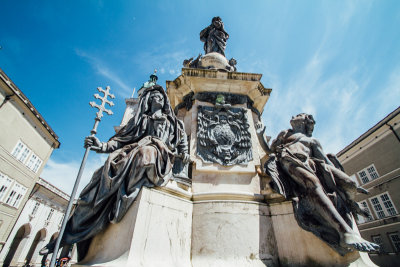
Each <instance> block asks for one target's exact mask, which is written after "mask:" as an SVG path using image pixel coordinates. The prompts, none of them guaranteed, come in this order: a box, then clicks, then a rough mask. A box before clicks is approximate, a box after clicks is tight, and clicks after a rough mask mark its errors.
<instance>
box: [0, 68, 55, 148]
mask: <svg viewBox="0 0 400 267" xmlns="http://www.w3.org/2000/svg"><path fill="white" fill-rule="evenodd" d="M0 79H1V80H3V81H4V83H5V84H7V85H8V87H9V88H10V89H11V91H12V92H13V93H14V95H16V96H17V97H18V98H19V99H20V100H21V101H22V102H23V103H24V104H25V106H26V107H27V108H28V109H29V110H30V111H31V113H32V114H33V115H35V117H36V119H37V120H38V122H39V123H40V124H42V125H43V126H44V128H45V129H46V130H47V132H48V133H49V134H50V135H51V136H52V137H53V138H54V140H55V148H59V147H60V141H58V136H57V134H56V133H55V132H54V131H53V129H52V128H51V127H50V125H49V124H48V123H47V122H46V120H45V119H44V118H43V116H42V115H41V114H40V113H39V111H38V110H37V109H36V108H35V106H34V105H33V104H32V103H31V101H29V99H28V98H27V97H26V95H25V94H24V93H23V92H22V91H21V90H20V89H19V88H18V86H16V85H15V84H14V82H13V81H12V80H11V79H10V78H9V77H8V76H7V74H5V73H4V71H3V70H2V69H1V68H0Z"/></svg>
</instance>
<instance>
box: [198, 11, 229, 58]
mask: <svg viewBox="0 0 400 267" xmlns="http://www.w3.org/2000/svg"><path fill="white" fill-rule="evenodd" d="M228 39H229V34H228V33H227V32H226V31H225V29H224V23H223V22H222V20H221V18H220V17H214V18H213V19H212V21H211V25H210V26H208V27H207V28H205V29H204V30H202V31H201V32H200V40H201V41H202V42H204V52H205V54H208V53H211V52H217V53H220V54H221V55H223V56H225V47H226V41H227V40H228Z"/></svg>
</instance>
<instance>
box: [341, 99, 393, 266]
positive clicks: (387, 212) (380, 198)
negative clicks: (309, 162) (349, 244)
mask: <svg viewBox="0 0 400 267" xmlns="http://www.w3.org/2000/svg"><path fill="white" fill-rule="evenodd" d="M337 157H338V158H339V160H340V161H341V163H342V164H343V167H344V169H345V171H346V173H347V174H348V175H350V176H351V177H352V178H353V179H354V180H355V181H356V182H357V183H358V185H359V186H362V187H363V188H365V189H367V190H368V191H369V192H370V194H369V195H364V194H357V196H356V201H357V202H358V203H359V205H360V206H361V207H362V208H363V209H364V210H366V211H367V212H368V213H369V215H370V216H369V217H368V218H364V217H361V216H359V217H358V218H357V223H358V228H359V230H360V233H361V235H362V237H363V238H365V239H367V240H369V241H373V242H375V243H377V244H380V245H381V249H380V251H379V252H378V253H373V254H370V258H371V259H372V261H374V262H375V263H376V264H377V265H379V266H398V264H399V262H400V215H399V211H400V194H399V190H400V107H398V108H397V109H396V110H394V111H393V112H392V113H390V114H389V115H387V116H386V117H385V118H384V119H383V120H381V121H380V122H378V123H377V124H376V125H374V126H373V127H372V128H371V129H369V130H368V131H367V132H365V133H364V134H362V135H361V136H360V137H359V138H357V139H356V140H354V141H353V142H352V143H351V144H350V145H348V146H346V147H345V148H344V149H343V150H342V151H340V152H339V153H338V154H337Z"/></svg>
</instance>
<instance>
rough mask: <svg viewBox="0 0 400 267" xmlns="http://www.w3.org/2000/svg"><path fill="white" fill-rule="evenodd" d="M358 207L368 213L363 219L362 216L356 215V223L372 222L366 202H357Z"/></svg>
mask: <svg viewBox="0 0 400 267" xmlns="http://www.w3.org/2000/svg"><path fill="white" fill-rule="evenodd" d="M358 205H359V206H360V207H361V209H362V210H364V211H366V212H367V213H368V217H364V216H362V215H357V222H358V223H365V222H369V221H372V220H373V218H372V215H371V211H370V210H369V208H368V204H367V201H365V200H364V201H361V202H358Z"/></svg>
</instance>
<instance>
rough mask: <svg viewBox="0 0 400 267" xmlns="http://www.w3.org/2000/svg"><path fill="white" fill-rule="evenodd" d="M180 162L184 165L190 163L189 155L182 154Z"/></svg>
mask: <svg viewBox="0 0 400 267" xmlns="http://www.w3.org/2000/svg"><path fill="white" fill-rule="evenodd" d="M182 162H183V163H184V164H186V163H189V162H190V155H189V154H188V153H184V154H183V155H182Z"/></svg>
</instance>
